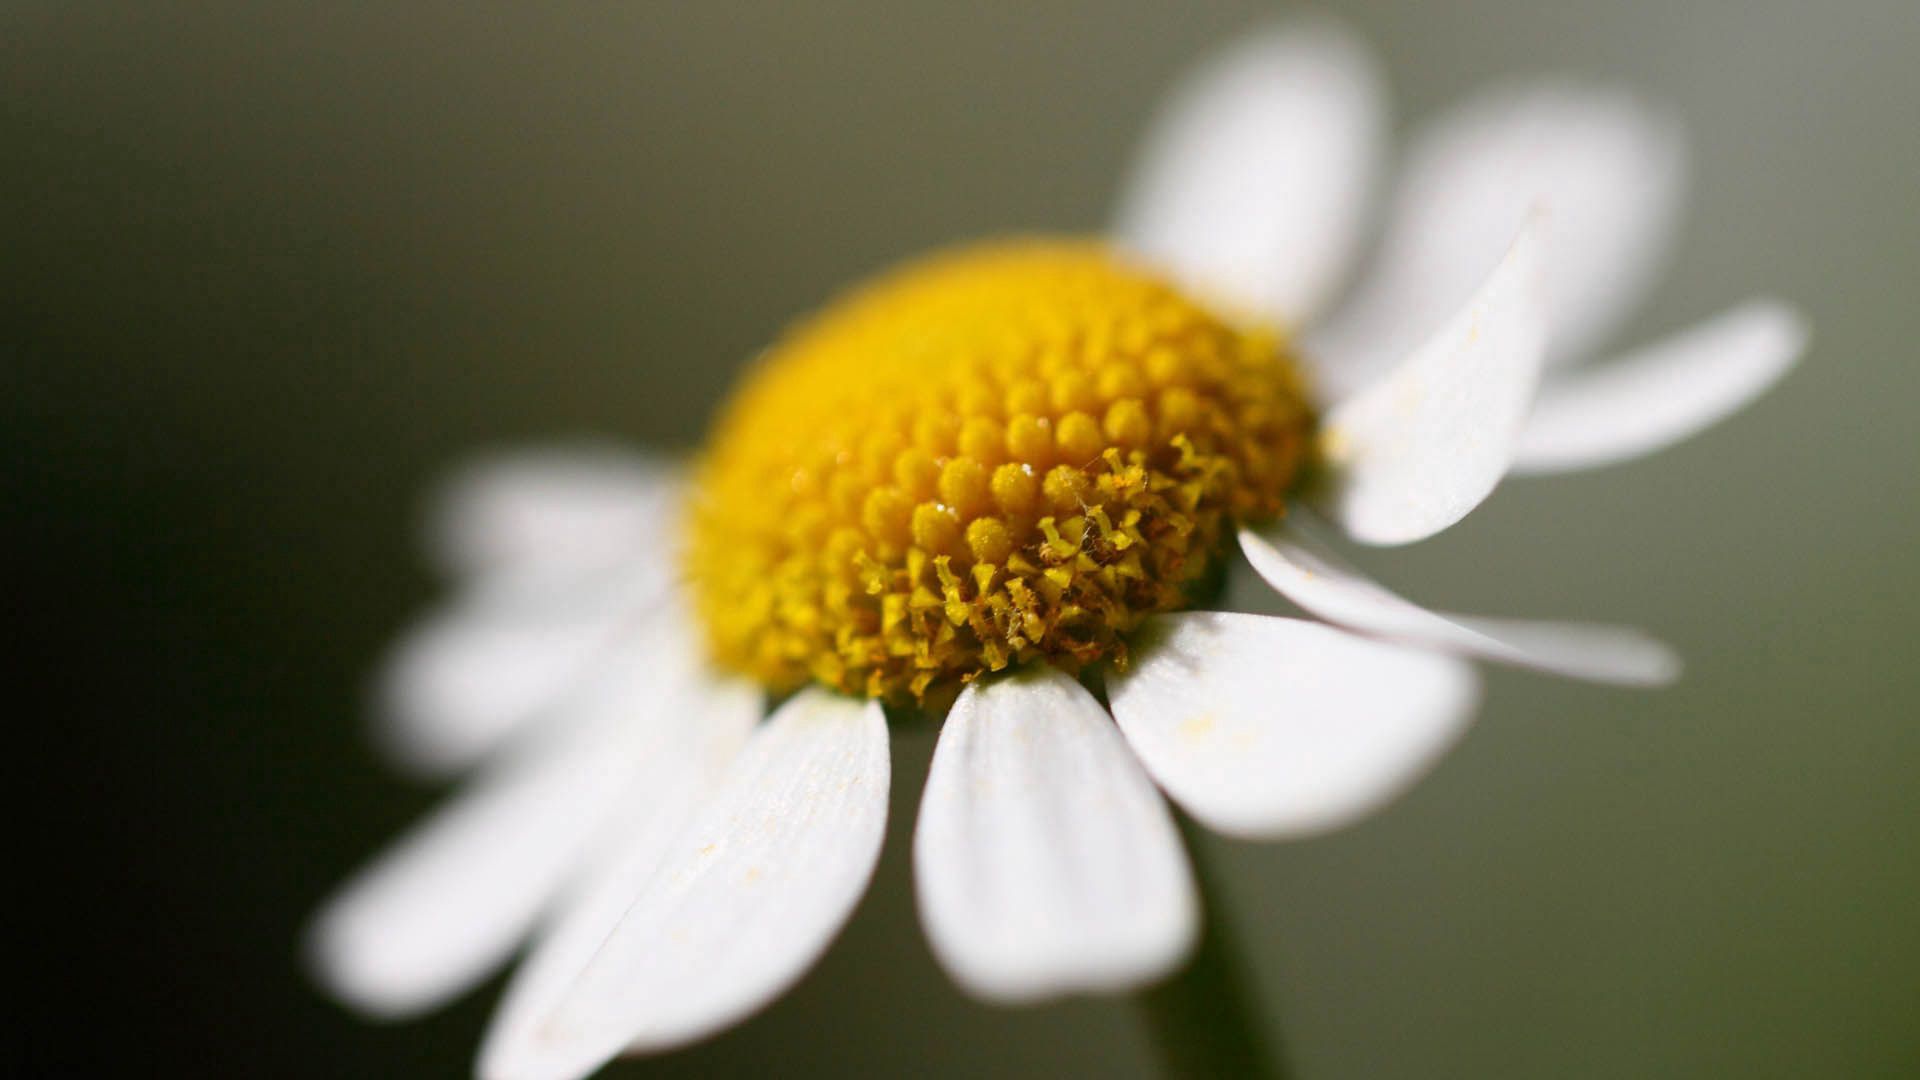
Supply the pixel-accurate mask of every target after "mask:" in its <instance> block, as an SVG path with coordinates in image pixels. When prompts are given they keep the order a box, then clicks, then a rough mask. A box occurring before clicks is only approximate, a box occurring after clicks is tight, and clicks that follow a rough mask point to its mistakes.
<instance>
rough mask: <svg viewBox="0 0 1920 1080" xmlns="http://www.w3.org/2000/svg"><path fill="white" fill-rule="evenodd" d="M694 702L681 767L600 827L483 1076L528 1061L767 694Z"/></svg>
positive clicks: (525, 973)
mask: <svg viewBox="0 0 1920 1080" xmlns="http://www.w3.org/2000/svg"><path fill="white" fill-rule="evenodd" d="M692 702H693V704H692V707H691V708H689V709H688V710H686V712H687V715H686V716H685V718H684V719H685V722H684V723H682V724H679V725H677V726H676V739H675V742H676V747H675V749H676V750H677V751H678V753H677V754H676V755H675V757H674V760H675V761H676V762H677V766H676V767H674V768H672V769H653V770H650V771H649V772H648V773H647V774H646V775H645V776H644V777H640V778H638V779H636V781H635V784H634V786H635V787H636V788H640V789H644V790H645V792H646V797H645V798H644V799H636V800H631V801H630V802H629V803H628V804H627V805H626V806H624V807H623V808H622V811H621V813H619V814H617V815H615V816H614V817H613V818H611V819H610V820H609V821H608V823H607V824H606V825H605V826H604V827H602V828H601V829H600V830H599V836H598V838H597V839H596V842H595V843H594V846H593V849H592V851H591V853H590V854H589V855H588V857H587V860H586V862H587V865H586V866H585V867H583V874H582V876H581V877H580V879H578V880H577V881H576V882H575V883H573V884H572V886H571V887H570V888H569V889H568V890H567V893H566V895H565V896H564V897H563V898H562V900H561V902H560V903H559V904H558V905H556V908H555V910H554V913H553V915H552V916H551V917H550V918H549V919H548V920H547V925H546V928H545V929H544V930H543V931H542V932H541V933H540V935H539V936H538V938H537V939H536V940H535V942H534V944H533V945H532V947H531V948H529V949H528V951H527V956H526V959H525V960H523V961H522V962H521V964H520V966H519V967H518V968H517V969H516V970H515V971H514V973H513V979H512V981H511V982H510V983H509V984H508V987H507V991H506V994H505V996H504V997H503V998H502V999H501V1002H500V1005H499V1007H498V1008H497V1009H496V1010H495V1011H494V1017H493V1021H492V1023H491V1024H490V1025H489V1027H488V1031H487V1038H486V1042H485V1043H484V1044H483V1046H482V1048H481V1053H480V1072H481V1073H482V1074H483V1075H487V1076H507V1075H512V1074H513V1073H512V1066H513V1064H514V1062H515V1061H516V1060H517V1059H524V1058H527V1057H529V1056H531V1051H530V1049H529V1048H530V1047H532V1046H533V1045H534V1044H536V1043H537V1041H538V1040H537V1038H536V1034H535V1033H536V1031H537V1029H538V1026H539V1024H540V1023H541V1022H542V1021H543V1020H545V1019H546V1018H547V1017H548V1016H549V1015H551V1014H552V1013H553V1011H554V1009H555V1008H556V1007H557V1006H558V1005H559V1004H560V1001H561V999H562V997H564V996H565V994H566V992H567V990H568V989H569V988H570V987H571V986H572V985H573V982H574V979H575V978H576V977H577V976H578V975H579V974H580V972H581V971H582V970H584V969H585V968H586V966H587V963H588V962H589V961H591V960H592V959H593V955H594V953H595V952H596V951H597V950H598V949H599V948H600V945H601V943H602V942H604V941H606V940H607V937H608V935H610V934H611V933H612V932H613V929H614V927H615V926H616V925H618V924H619V922H620V917H621V916H622V915H624V914H625V913H626V911H627V908H628V907H629V906H631V905H632V904H633V901H634V898H635V897H637V896H639V895H640V894H641V892H642V891H643V889H644V888H645V886H646V885H647V883H648V880H649V879H650V878H652V877H653V875H654V874H655V873H656V872H657V871H658V870H659V868H660V865H661V864H662V862H663V861H664V860H665V859H666V858H667V857H668V855H669V854H670V853H671V852H672V851H673V843H674V841H675V840H676V839H678V838H679V836H680V834H681V833H682V832H683V831H684V830H685V828H686V827H687V824H688V823H689V822H690V821H691V820H692V818H693V816H694V814H695V813H697V812H698V811H699V809H700V807H701V806H702V804H704V803H705V802H706V800H707V799H708V798H710V797H711V796H712V794H713V793H714V791H715V790H716V789H717V788H718V785H719V784H720V782H721V780H722V778H723V777H724V776H725V774H726V769H727V767H728V766H729V765H730V764H731V763H732V762H733V760H734V758H735V757H736V755H738V753H739V752H740V749H741V747H742V746H744V745H745V744H746V741H747V739H748V737H749V736H750V735H751V733H752V731H753V728H754V724H755V722H756V721H757V720H758V719H759V717H760V712H761V695H760V692H759V691H758V690H757V689H755V688H753V687H751V686H749V685H744V684H741V683H737V682H732V681H727V682H714V683H711V684H708V685H706V686H703V687H702V688H701V689H700V692H699V693H698V694H697V695H695V696H694V697H693V698H692ZM660 760H666V759H665V758H662V759H660Z"/></svg>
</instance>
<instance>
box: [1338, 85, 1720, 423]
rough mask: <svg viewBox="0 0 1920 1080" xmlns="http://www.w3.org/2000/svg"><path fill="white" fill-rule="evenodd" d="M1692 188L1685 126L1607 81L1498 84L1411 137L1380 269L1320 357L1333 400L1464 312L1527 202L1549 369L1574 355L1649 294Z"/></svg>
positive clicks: (1587, 349) (1587, 350)
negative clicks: (1542, 253)
mask: <svg viewBox="0 0 1920 1080" xmlns="http://www.w3.org/2000/svg"><path fill="white" fill-rule="evenodd" d="M1685 180H1686V146H1685V139H1684V137H1683V135H1682V132H1681V131H1680V128H1679V125H1678V124H1677V122H1676V121H1675V120H1674V119H1673V118H1672V117H1670V116H1668V115H1667V114H1666V113H1664V112H1662V111H1660V110H1658V109H1655V108H1652V107H1650V106H1648V105H1647V104H1645V103H1644V102H1641V101H1639V100H1637V99H1636V98H1634V97H1632V96H1631V95H1628V94H1625V93H1622V92H1618V91H1613V90H1608V89H1605V88H1602V87H1596V86H1585V85H1579V84H1565V83H1535V84H1530V85H1514V86H1505V87H1496V88H1493V89H1490V90H1488V91H1486V92H1483V93H1482V94H1480V95H1479V96H1476V97H1474V98H1472V99H1470V100H1468V101H1467V102H1465V103H1463V104H1461V105H1460V106H1458V107H1456V108H1454V109H1452V110H1450V111H1448V112H1446V113H1444V114H1442V115H1441V116H1440V117H1439V118H1437V119H1436V120H1435V121H1434V122H1433V123H1432V124H1430V125H1429V126H1427V127H1426V128H1425V129H1423V130H1422V131H1421V133H1420V134H1419V135H1418V136H1417V137H1416V138H1415V140H1414V142H1413V144H1412V146H1411V148H1410V150H1409V153H1408V155H1407V161H1406V164H1405V167H1404V168H1403V170H1402V172H1401V175H1400V180H1399V183H1398V186H1397V188H1396V192H1395V196H1394V199H1393V203H1392V207H1391V210H1390V214H1389V218H1388V225H1387V230H1386V235H1385V238H1384V240H1383V243H1382V245H1381V248H1380V251H1379V253H1378V258H1377V261H1376V263H1375V264H1374V266H1373V268H1372V270H1371V272H1370V273H1369V274H1368V275H1367V276H1366V277H1365V278H1364V279H1363V281H1362V282H1361V285H1360V288H1359V289H1358V290H1356V292H1355V295H1354V296H1353V298H1352V299H1351V300H1350V302H1349V303H1348V304H1347V305H1346V306H1344V307H1343V308H1342V309H1341V310H1340V311H1339V312H1338V313H1337V315H1336V316H1335V318H1334V320H1333V321H1332V323H1330V324H1329V325H1328V326H1327V327H1325V328H1324V329H1323V332H1322V333H1321V334H1319V335H1317V336H1316V339H1315V341H1314V342H1313V345H1314V349H1312V350H1310V351H1318V352H1321V353H1323V354H1325V356H1326V359H1327V361H1328V367H1329V377H1330V379H1331V380H1332V381H1330V382H1329V384H1328V385H1329V389H1330V390H1331V391H1333V392H1334V393H1335V394H1336V395H1337V394H1338V393H1339V392H1340V391H1342V390H1347V389H1351V388H1353V387H1355V386H1357V385H1360V384H1361V382H1362V381H1364V380H1365V379H1366V378H1367V377H1369V376H1370V374H1371V373H1373V372H1375V371H1377V370H1379V368H1378V366H1377V365H1379V364H1382V363H1387V362H1390V358H1391V357H1393V356H1397V355H1399V354H1400V353H1402V352H1403V351H1404V350H1405V349H1406V348H1407V347H1408V346H1409V345H1410V344H1411V343H1412V342H1414V341H1416V340H1418V337H1419V335H1420V334H1421V333H1423V332H1424V331H1425V329H1426V328H1427V327H1430V326H1432V325H1434V323H1435V321H1437V320H1439V319H1441V318H1444V317H1445V316H1446V314H1447V312H1449V311H1452V310H1454V309H1455V308H1456V307H1457V306H1458V305H1459V304H1460V302H1461V301H1462V300H1463V299H1464V298H1465V297H1466V296H1467V294H1468V292H1469V291H1470V290H1471V289H1472V288H1473V283H1474V282H1477V281H1480V280H1481V279H1482V278H1484V277H1485V275H1486V273H1487V270H1488V269H1489V268H1490V267H1492V266H1493V265H1494V263H1495V262H1496V261H1498V260H1499V258H1500V253H1501V251H1502V250H1503V248H1504V246H1505V245H1506V244H1507V242H1508V240H1509V239H1510V238H1511V237H1512V236H1513V233H1514V230H1515V229H1516V228H1518V227H1519V224H1520V222H1521V220H1522V219H1523V218H1525V217H1526V215H1527V214H1528V212H1529V209H1530V208H1531V207H1535V206H1538V207H1542V208H1544V209H1545V210H1546V212H1547V213H1548V215H1549V216H1550V218H1551V231H1550V240H1549V243H1548V249H1549V251H1550V254H1551V259H1550V261H1549V262H1548V264H1547V272H1546V290H1547V299H1548V304H1549V310H1550V313H1551V322H1550V330H1549V334H1548V338H1549V362H1550V363H1559V362H1562V361H1565V360H1572V359H1579V358H1582V357H1584V356H1587V355H1590V354H1591V351H1592V349H1593V348H1594V346H1596V345H1597V344H1599V343H1600V342H1601V340H1602V338H1604V337H1605V336H1606V335H1607V334H1608V333H1610V332H1611V331H1612V330H1613V329H1614V328H1615V327H1616V326H1617V325H1618V323H1619V322H1620V320H1621V319H1622V318H1623V317H1624V316H1626V315H1627V314H1628V313H1629V312H1630V311H1631V309H1632V307H1633V306H1634V305H1635V304H1637V303H1638V302H1639V301H1640V299H1641V298H1642V297H1643V296H1644V295H1645V294H1646V291H1647V289H1648V287H1649V286H1650V285H1651V283H1652V281H1653V279H1654V277H1655V275H1656V273H1657V271H1658V270H1659V267H1660V263H1661V261H1662V257H1663V256H1664V255H1665V253H1666V251H1667V249H1668V247H1669V246H1670V245H1669V241H1670V239H1671V236H1672V234H1673V231H1674V228H1675V223H1676V220H1677V218H1678V216H1679V208H1680V204H1681V200H1682V194H1683V191H1684V188H1685Z"/></svg>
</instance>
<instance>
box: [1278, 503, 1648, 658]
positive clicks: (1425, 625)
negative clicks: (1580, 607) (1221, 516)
mask: <svg viewBox="0 0 1920 1080" xmlns="http://www.w3.org/2000/svg"><path fill="white" fill-rule="evenodd" d="M1240 547H1241V549H1242V550H1244V551H1245V552H1246V553H1247V561H1249V562H1251V563H1252V564H1253V568H1254V569H1255V570H1257V571H1259V573H1260V576H1261V577H1263V578H1265V579H1266V580H1267V584H1269V585H1272V586H1273V587H1274V588H1275V589H1277V590H1279V591H1280V593H1281V594H1282V595H1284V596H1286V597H1287V599H1289V600H1292V601H1293V602H1294V603H1296V604H1299V605H1300V606H1301V607H1303V608H1305V609H1306V610H1308V611H1311V612H1313V613H1314V614H1315V615H1318V616H1320V617H1321V618H1323V619H1326V620H1328V621H1329V622H1336V623H1339V624H1340V625H1342V626H1345V627H1347V628H1349V629H1352V630H1358V631H1360V632H1361V633H1365V634H1375V635H1378V636H1380V637H1388V638H1393V639H1395V640H1398V641H1403V642H1407V643H1409V644H1415V645H1425V646H1428V647H1431V648H1436V649H1444V650H1446V651H1448V652H1457V653H1465V654H1467V655H1469V656H1478V657H1482V658H1484V659H1488V660H1498V661H1500V662H1502V663H1508V664H1516V665H1518V666H1520V667H1527V668H1534V669H1537V670H1540V671H1548V672H1552V673H1554V674H1556V675H1566V676H1570V677H1572V678H1576V679H1591V680H1594V681H1596V682H1606V683H1622V684H1626V685H1631V686H1656V685H1660V684H1662V683H1668V682H1672V681H1673V679H1674V678H1675V677H1676V676H1677V675H1679V673H1680V660H1679V658H1678V657H1676V656H1674V654H1673V650H1671V649H1669V648H1668V647H1667V646H1665V645H1663V644H1661V643H1660V642H1658V641H1655V640H1654V639H1653V638H1650V637H1648V636H1647V635H1646V634H1644V633H1642V632H1640V631H1639V630H1635V629H1632V628H1630V627H1623V626H1596V625H1592V624H1583V623H1555V622H1532V621H1526V620H1519V619H1488V618H1480V617H1477V616H1472V615H1453V614H1445V613H1441V612H1435V611H1428V610H1427V609H1426V608H1423V607H1420V606H1419V605H1417V604H1414V603H1412V602H1411V601H1408V600H1404V599H1402V598H1400V597H1399V596H1398V595H1396V594H1394V593H1392V592H1389V591H1388V590H1387V588H1386V587H1385V586H1383V585H1380V584H1379V583H1377V582H1375V581H1373V580H1372V579H1370V578H1368V577H1366V576H1365V575H1363V574H1361V573H1360V571H1358V570H1356V569H1354V568H1353V567H1351V566H1349V565H1347V564H1346V563H1345V562H1343V561H1342V560H1341V559H1340V558H1339V557H1338V556H1336V555H1334V554H1333V553H1332V552H1331V551H1329V550H1328V549H1327V548H1326V546H1325V545H1324V544H1321V543H1320V542H1318V541H1317V540H1316V539H1314V538H1313V537H1312V536H1311V535H1310V534H1309V533H1307V532H1306V531H1305V530H1304V529H1302V528H1301V527H1300V526H1299V525H1297V524H1288V525H1276V526H1273V527H1270V528H1267V529H1265V530H1262V531H1259V532H1255V531H1254V530H1252V529H1241V530H1240Z"/></svg>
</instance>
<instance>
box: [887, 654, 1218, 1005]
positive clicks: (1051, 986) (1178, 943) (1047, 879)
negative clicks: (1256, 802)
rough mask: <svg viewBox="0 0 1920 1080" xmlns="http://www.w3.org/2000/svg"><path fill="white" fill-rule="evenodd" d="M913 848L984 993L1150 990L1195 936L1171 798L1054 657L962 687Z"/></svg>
mask: <svg viewBox="0 0 1920 1080" xmlns="http://www.w3.org/2000/svg"><path fill="white" fill-rule="evenodd" d="M913 856H914V859H913V865H914V878H915V882H916V885H917V887H918V895H919V901H920V916H921V922H922V923H923V924H924V925H925V927H926V931H927V937H928V940H929V941H930V942H931V944H932V946H933V951H934V955H935V956H936V957H938V958H939V960H940V962H941V964H942V966H944V967H945V968H946V970H947V971H948V973H949V974H950V975H952V977H953V979H954V981H955V982H957V983H959V984H960V986H961V987H962V988H963V989H966V990H968V991H969V992H971V993H973V994H975V995H977V996H980V997H983V998H988V999H991V1000H996V1001H1005V1002H1018V1001H1031V1000H1036V999H1043V998H1049V997H1054V996H1058V995H1061V994H1066V993H1071V992H1076V991H1117V990H1122V989H1126V988H1129V987H1133V986H1138V985H1140V984H1141V983H1143V982H1146V981H1148V980H1151V979H1154V978H1156V977H1158V976H1160V975H1163V974H1165V973H1166V972H1168V971H1170V970H1172V968H1173V967H1174V966H1176V965H1177V964H1178V963H1179V962H1180V961H1181V960H1182V959H1183V958H1184V957H1185V956H1186V954H1187V952H1188V950H1189V949H1190V948H1191V946H1192V944H1193V942H1194V939H1195V932H1196V927H1197V921H1196V907H1195V899H1194V892H1193V882H1192V878H1191V875H1190V872H1189V869H1188V866H1187V861H1186V856H1185V853H1184V852H1183V850H1182V848H1181V845H1180V839H1179V833H1178V832H1177V830H1176V829H1175V828H1174V825H1173V821H1172V818H1171V816H1170V815H1169V814H1168V812H1167V807H1166V804H1165V802H1163V801H1162V800H1161V798H1160V795H1159V793H1158V792H1156V791H1155V790H1154V788H1153V784H1152V783H1151V782H1150V781H1149V780H1148V779H1147V777H1146V774H1145V773H1143V772H1142V771H1141V769H1140V766H1139V763H1138V762H1136V761H1135V760H1134V759H1133V755H1132V754H1131V753H1130V752H1129V751H1128V749H1127V746H1126V742H1125V741H1124V740H1123V739H1122V738H1121V737H1120V734H1119V732H1118V731H1116V730H1115V729H1114V726H1113V722H1112V720H1111V718H1109V717H1108V715H1107V713H1106V711H1105V710H1104V709H1102V708H1101V707H1100V703H1099V702H1097V701H1095V700H1094V698H1093V696H1092V695H1091V694H1089V693H1087V691H1086V690H1085V689H1083V688H1082V687H1081V686H1080V685H1079V684H1078V683H1076V682H1075V681H1073V680H1072V679H1071V678H1069V677H1067V676H1066V675H1063V674H1061V673H1060V672H1058V671H1056V670H1054V669H1052V668H1050V667H1044V666H1042V667H1039V668H1038V669H1036V670H1031V671H1028V672H1025V673H1022V674H1020V675H1016V676H1013V677H1011V678H1005V679H998V680H994V681H991V682H985V683H975V684H973V685H971V686H969V687H968V688H967V689H966V690H964V691H963V692H962V693H961V695H960V698H959V700H958V701H957V702H955V704H954V706H953V709H952V711H951V713H950V714H949V715H948V717H947V720H946V724H945V726H944V727H942V728H941V731H940V741H939V745H938V747H937V748H936V749H935V751H934V756H933V766H932V769H931V772H930V773H929V775H928V777H927V787H926V792H925V795H924V796H923V797H922V800H921V805H920V819H919V823H918V825H917V826H916V829H915V833H914V850H913Z"/></svg>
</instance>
